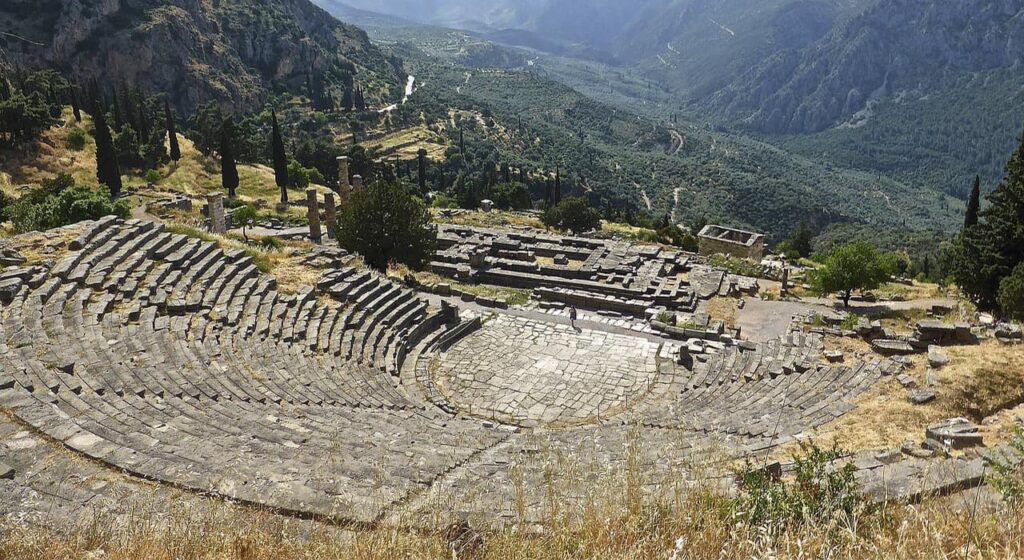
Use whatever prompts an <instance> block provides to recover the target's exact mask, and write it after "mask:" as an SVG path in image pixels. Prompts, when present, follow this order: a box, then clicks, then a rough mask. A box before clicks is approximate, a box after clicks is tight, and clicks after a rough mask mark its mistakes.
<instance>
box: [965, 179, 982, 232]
mask: <svg viewBox="0 0 1024 560" xmlns="http://www.w3.org/2000/svg"><path fill="white" fill-rule="evenodd" d="M980 209H981V177H980V176H975V177H974V188H973V189H971V196H970V198H969V199H967V215H966V216H965V217H964V229H967V228H969V227H971V226H974V225H977V224H978V211H979V210H980Z"/></svg>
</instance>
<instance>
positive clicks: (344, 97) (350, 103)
mask: <svg viewBox="0 0 1024 560" xmlns="http://www.w3.org/2000/svg"><path fill="white" fill-rule="evenodd" d="M355 106H356V104H355V101H354V100H353V97H352V88H345V92H344V93H342V94H341V108H342V109H344V110H345V111H346V112H351V111H352V109H353V108H354V107H355Z"/></svg>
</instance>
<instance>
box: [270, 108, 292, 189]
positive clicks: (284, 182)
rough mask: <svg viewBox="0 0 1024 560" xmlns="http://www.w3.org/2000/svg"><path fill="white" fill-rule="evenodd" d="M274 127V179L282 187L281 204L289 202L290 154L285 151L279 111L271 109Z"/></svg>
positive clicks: (272, 138) (272, 132)
mask: <svg viewBox="0 0 1024 560" xmlns="http://www.w3.org/2000/svg"><path fill="white" fill-rule="evenodd" d="M270 117H271V120H272V125H273V128H272V130H271V136H270V144H271V151H273V155H274V179H275V180H276V181H277V186H278V188H280V189H281V204H288V155H287V154H286V153H285V151H284V140H283V139H282V138H281V127H280V125H278V123H277V112H276V111H271V112H270Z"/></svg>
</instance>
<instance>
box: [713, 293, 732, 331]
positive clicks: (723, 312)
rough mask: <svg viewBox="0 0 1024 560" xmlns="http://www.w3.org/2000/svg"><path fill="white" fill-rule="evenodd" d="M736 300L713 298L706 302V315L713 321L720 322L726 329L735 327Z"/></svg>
mask: <svg viewBox="0 0 1024 560" xmlns="http://www.w3.org/2000/svg"><path fill="white" fill-rule="evenodd" d="M738 311H739V309H738V308H737V307H736V300H735V299H733V298H725V297H715V298H711V300H710V301H708V306H707V314H708V316H709V317H711V318H712V319H713V320H715V321H721V322H722V323H724V324H725V326H726V327H728V328H730V329H732V328H735V327H736V313H737V312H738Z"/></svg>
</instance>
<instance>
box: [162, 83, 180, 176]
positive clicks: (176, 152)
mask: <svg viewBox="0 0 1024 560" xmlns="http://www.w3.org/2000/svg"><path fill="white" fill-rule="evenodd" d="M164 118H165V119H166V121H167V138H168V140H169V142H170V146H171V161H173V162H174V164H175V165H177V164H178V160H180V159H181V147H180V146H178V131H177V128H176V127H175V126H174V113H172V112H171V102H170V101H169V100H167V99H164Z"/></svg>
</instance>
